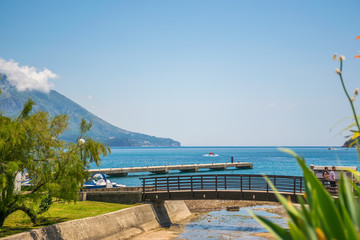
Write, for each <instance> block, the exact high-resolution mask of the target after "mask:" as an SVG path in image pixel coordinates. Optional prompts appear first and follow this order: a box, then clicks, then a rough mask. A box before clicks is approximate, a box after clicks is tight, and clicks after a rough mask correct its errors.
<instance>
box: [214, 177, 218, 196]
mask: <svg viewBox="0 0 360 240" xmlns="http://www.w3.org/2000/svg"><path fill="white" fill-rule="evenodd" d="M217 190H218V176H217V175H216V176H215V191H216V192H217Z"/></svg>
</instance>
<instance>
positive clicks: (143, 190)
mask: <svg viewBox="0 0 360 240" xmlns="http://www.w3.org/2000/svg"><path fill="white" fill-rule="evenodd" d="M142 185H143V189H142V192H143V194H145V178H143V184H142Z"/></svg>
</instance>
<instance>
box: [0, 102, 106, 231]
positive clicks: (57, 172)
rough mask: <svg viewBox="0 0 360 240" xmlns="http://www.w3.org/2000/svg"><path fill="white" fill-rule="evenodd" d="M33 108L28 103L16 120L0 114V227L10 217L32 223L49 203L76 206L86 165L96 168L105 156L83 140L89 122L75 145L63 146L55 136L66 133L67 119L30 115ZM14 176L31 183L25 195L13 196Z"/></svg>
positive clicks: (101, 149) (101, 148) (100, 147)
mask: <svg viewBox="0 0 360 240" xmlns="http://www.w3.org/2000/svg"><path fill="white" fill-rule="evenodd" d="M33 105H34V102H33V101H32V100H31V99H29V100H28V101H27V102H26V103H25V105H24V107H23V110H22V112H21V113H20V115H19V116H18V117H17V118H11V117H7V116H4V115H2V114H1V113H0V227H1V226H3V224H4V221H5V219H6V218H7V217H8V216H9V215H10V214H11V213H13V212H15V211H18V210H20V211H23V212H25V213H26V214H27V215H28V216H29V217H30V219H31V221H32V222H33V223H37V221H38V215H39V214H41V213H43V212H45V211H47V210H48V209H49V207H50V205H51V203H52V200H53V198H58V199H61V200H64V201H76V200H77V198H78V192H79V189H80V188H81V186H82V184H83V183H84V181H85V180H86V179H88V178H89V173H88V171H86V170H87V169H88V168H89V164H90V163H93V162H94V163H96V164H97V165H99V163H100V157H101V156H106V155H107V154H108V153H110V148H108V147H105V146H104V145H103V144H101V143H99V142H96V141H94V140H93V139H91V138H89V137H87V136H86V132H87V131H88V130H90V128H91V125H92V124H91V122H89V123H88V122H86V121H85V120H82V122H81V126H80V130H81V136H79V138H78V139H77V140H78V141H77V143H69V142H65V141H62V140H60V139H59V135H61V134H62V133H63V132H64V131H65V130H66V129H67V125H68V116H66V115H58V116H55V117H50V116H49V114H48V113H46V112H41V111H39V112H36V113H31V111H32V107H33ZM19 173H23V174H25V173H26V174H27V177H28V178H31V183H32V186H31V187H30V189H28V191H20V192H18V191H14V189H15V178H16V175H17V174H19Z"/></svg>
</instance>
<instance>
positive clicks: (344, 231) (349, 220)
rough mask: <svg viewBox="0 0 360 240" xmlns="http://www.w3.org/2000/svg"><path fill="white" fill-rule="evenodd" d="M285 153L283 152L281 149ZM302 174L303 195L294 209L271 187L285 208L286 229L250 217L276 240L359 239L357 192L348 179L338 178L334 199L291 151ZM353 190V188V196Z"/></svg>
mask: <svg viewBox="0 0 360 240" xmlns="http://www.w3.org/2000/svg"><path fill="white" fill-rule="evenodd" d="M283 150H284V149H283ZM284 151H286V152H288V153H290V154H291V155H293V156H294V157H295V158H296V160H297V162H298V163H299V165H300V166H301V169H302V171H303V174H304V180H305V195H304V197H302V196H299V199H298V200H299V203H300V206H299V207H295V206H294V205H293V204H292V202H291V201H289V200H287V199H286V198H285V197H284V196H282V195H281V194H280V193H279V192H277V190H276V188H275V187H274V186H273V185H272V183H271V182H270V181H269V180H268V182H269V184H270V185H271V187H272V188H273V190H274V191H275V194H276V197H277V198H278V200H279V201H280V202H281V204H282V205H283V206H284V208H285V210H286V212H287V214H288V216H289V218H288V226H289V230H288V231H287V230H285V229H282V228H281V227H280V226H277V225H276V224H274V223H272V222H271V221H269V220H267V219H266V218H263V217H261V216H256V215H253V216H254V217H255V218H256V219H257V220H258V221H259V222H260V223H262V224H263V225H264V226H265V227H266V228H267V229H269V231H270V232H271V233H272V234H273V235H274V237H276V239H349V240H350V239H359V238H358V236H359V234H360V203H359V202H358V201H357V199H356V198H358V197H359V196H360V189H359V187H357V186H356V185H355V184H353V183H352V180H351V179H348V178H346V177H345V176H344V175H342V176H341V178H340V182H339V192H338V197H337V198H334V197H333V196H332V195H331V194H330V193H329V192H328V191H327V190H326V189H325V188H324V186H323V185H322V183H321V182H320V181H319V180H318V179H317V178H316V176H315V175H314V174H313V173H312V172H311V171H310V170H309V169H308V167H307V166H306V164H305V160H304V159H303V158H301V157H299V156H298V155H296V154H295V153H294V152H292V151H291V150H284ZM353 188H354V189H356V191H355V193H354V192H353Z"/></svg>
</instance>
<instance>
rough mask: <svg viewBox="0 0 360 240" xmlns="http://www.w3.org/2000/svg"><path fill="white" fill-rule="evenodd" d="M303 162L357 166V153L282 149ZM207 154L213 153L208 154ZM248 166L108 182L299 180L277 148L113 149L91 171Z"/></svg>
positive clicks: (291, 160)
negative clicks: (227, 177)
mask: <svg viewBox="0 0 360 240" xmlns="http://www.w3.org/2000/svg"><path fill="white" fill-rule="evenodd" d="M285 148H288V149H291V150H293V151H294V152H296V153H297V154H298V155H299V156H302V157H304V158H305V161H306V164H307V165H310V164H314V165H319V166H356V167H358V169H359V160H358V156H357V151H356V149H353V148H350V149H348V148H340V147H338V148H336V147H335V149H334V150H329V148H328V147H285ZM209 153H213V154H210V155H209ZM231 157H233V158H234V162H250V163H252V164H253V169H228V170H221V171H218V170H207V169H201V170H199V171H198V172H191V173H182V172H180V171H170V172H169V173H168V174H152V173H129V174H128V176H126V177H111V178H109V179H110V181H111V182H116V183H119V184H124V185H126V186H141V180H140V178H144V177H153V176H166V175H169V174H171V175H181V176H183V175H192V174H196V175H200V174H266V175H287V176H302V172H301V169H300V167H299V165H298V163H297V162H296V160H295V159H294V157H292V156H291V155H289V154H287V153H284V152H282V151H281V150H279V148H278V147H176V148H159V147H157V148H150V147H149V148H134V147H131V148H128V147H113V148H111V154H110V155H108V156H107V157H104V158H103V159H102V161H101V164H100V166H96V165H95V164H92V165H91V166H90V168H91V169H98V168H123V167H146V166H165V165H181V164H204V163H225V162H227V163H229V162H231Z"/></svg>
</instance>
